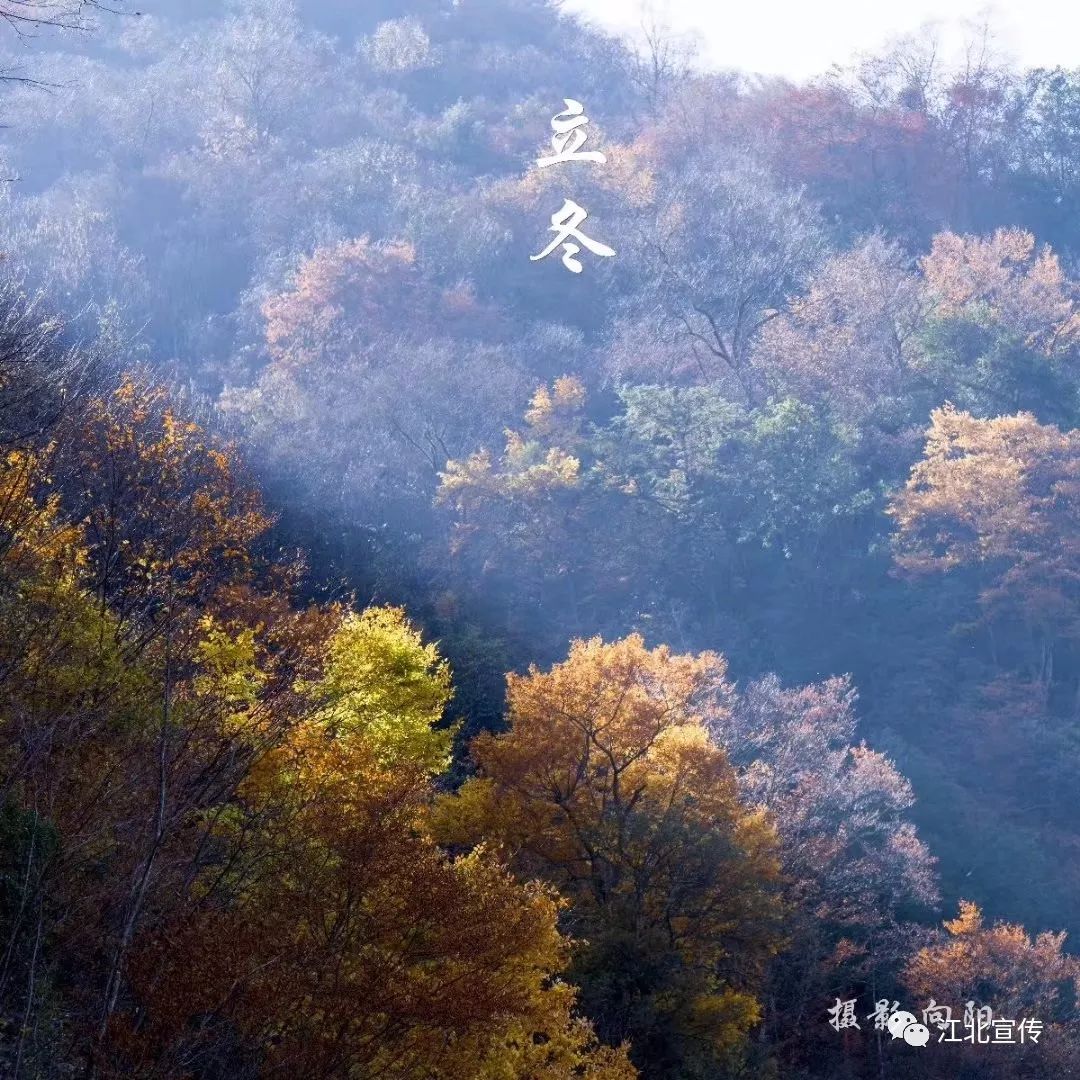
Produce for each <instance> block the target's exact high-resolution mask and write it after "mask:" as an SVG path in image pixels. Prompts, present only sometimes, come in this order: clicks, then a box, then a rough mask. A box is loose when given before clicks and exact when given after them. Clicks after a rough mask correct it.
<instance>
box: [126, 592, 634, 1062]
mask: <svg viewBox="0 0 1080 1080" xmlns="http://www.w3.org/2000/svg"><path fill="white" fill-rule="evenodd" d="M311 690H312V694H313V697H312V700H313V704H314V710H313V712H312V713H311V715H310V716H309V717H308V719H306V720H305V721H303V722H302V723H300V724H298V725H296V726H295V727H294V728H293V729H292V730H291V732H290V733H289V734H288V736H287V737H286V738H285V739H284V740H283V741H282V742H281V743H280V744H279V745H277V746H275V747H273V748H272V749H270V750H268V751H267V752H266V753H264V754H263V755H261V756H260V757H259V759H258V760H257V761H256V762H255V763H254V766H253V768H252V769H251V771H250V773H249V775H248V776H247V778H246V780H245V781H244V782H243V784H242V785H241V787H240V790H239V803H238V804H237V805H235V806H234V807H233V808H232V810H231V812H230V813H229V814H228V815H227V816H223V817H222V818H220V819H219V822H218V825H217V835H218V839H219V842H220V843H221V844H222V845H223V846H224V850H225V851H227V852H229V853H230V854H229V857H228V858H223V859H222V860H221V861H220V863H219V864H218V865H216V866H212V867H210V868H209V869H208V870H207V872H206V873H204V874H203V875H202V877H201V878H200V880H199V881H198V883H197V884H196V890H195V894H196V905H195V907H194V910H193V911H191V912H190V913H189V914H188V915H187V916H186V917H184V918H182V919H180V920H178V921H175V922H173V923H171V924H169V925H166V926H163V927H162V928H161V930H160V931H159V932H158V933H157V934H156V935H153V936H152V937H150V938H148V939H147V940H146V941H145V943H144V944H143V946H142V948H141V950H140V952H139V954H138V956H137V958H136V961H135V963H134V964H133V973H134V983H135V990H136V999H137V1000H138V1002H139V1004H140V1013H141V1015H134V1014H133V1015H132V1016H130V1017H129V1018H128V1020H127V1022H126V1023H125V1024H120V1025H117V1026H116V1029H115V1037H114V1044H113V1045H114V1048H115V1053H116V1057H115V1058H114V1068H115V1069H116V1071H117V1072H123V1070H124V1069H129V1070H131V1069H134V1070H135V1071H137V1072H138V1071H139V1070H150V1069H157V1070H164V1071H166V1072H168V1070H176V1071H179V1069H180V1063H181V1062H183V1061H184V1060H190V1059H191V1058H192V1057H193V1056H198V1055H199V1054H204V1055H205V1054H206V1053H208V1051H209V1048H214V1049H215V1050H216V1052H221V1050H222V1047H226V1048H227V1047H228V1045H229V1040H230V1038H238V1039H239V1040H240V1041H242V1042H247V1043H250V1044H252V1045H254V1046H257V1047H259V1048H260V1053H261V1056H262V1060H263V1073H264V1074H265V1075H274V1076H277V1075H289V1076H305V1077H313V1078H317V1077H336V1076H340V1077H346V1076H347V1077H350V1078H357V1080H362V1078H366V1077H371V1078H374V1077H380V1078H397V1080H406V1078H415V1080H512V1078H517V1077H521V1076H530V1077H536V1078H537V1080H572V1078H574V1077H590V1078H594V1080H632V1077H633V1076H635V1075H636V1074H635V1072H634V1070H633V1068H632V1067H631V1066H630V1065H629V1062H628V1061H627V1058H626V1054H625V1051H624V1050H622V1049H613V1048H609V1047H601V1046H598V1045H596V1041H595V1037H594V1035H593V1034H592V1031H591V1029H590V1028H589V1026H588V1025H587V1024H586V1023H584V1022H583V1021H581V1020H580V1019H577V1018H575V1017H574V1015H573V1013H572V1006H573V1003H574V994H573V992H572V991H571V989H570V988H569V987H568V986H567V985H566V984H564V983H562V982H560V981H559V980H558V978H557V975H558V973H559V971H560V969H561V968H562V966H563V965H564V963H565V959H566V952H567V942H566V940H565V939H564V938H563V937H562V936H561V935H560V933H559V931H558V926H557V910H558V906H559V901H558V899H557V897H556V896H555V895H554V893H553V892H551V891H549V890H548V889H547V888H545V887H543V886H541V885H538V884H531V885H521V884H519V883H518V882H516V881H515V880H514V878H513V877H512V876H511V875H510V874H509V872H508V871H507V870H506V869H505V868H504V867H503V866H501V865H500V864H499V862H498V861H496V859H494V858H493V857H492V856H491V855H489V854H488V853H486V852H485V851H483V850H482V849H478V850H476V851H474V852H472V853H471V854H469V855H467V856H464V857H461V858H458V859H450V858H449V857H448V856H447V855H445V854H444V853H443V852H442V851H441V850H440V849H439V848H438V847H437V845H436V844H435V842H434V840H433V839H432V837H431V835H430V831H429V829H428V826H427V818H428V807H429V802H430V795H431V790H430V784H429V781H430V778H431V776H432V774H433V773H434V772H436V771H437V770H438V769H439V768H441V767H442V765H443V763H444V760H445V751H446V748H447V742H446V740H447V735H446V732H445V731H440V730H438V729H437V727H436V726H435V725H436V724H437V722H438V721H439V719H440V717H441V712H442V705H443V704H444V703H445V701H446V698H447V697H448V693H449V680H448V675H447V671H446V667H445V664H444V663H443V662H442V661H441V660H440V659H439V657H438V655H437V653H436V651H435V650H434V648H433V647H431V646H429V645H424V644H423V643H422V642H421V640H420V638H419V635H418V634H417V633H416V632H415V631H414V630H413V629H412V628H411V627H410V626H409V624H408V623H407V621H406V620H405V618H404V615H403V613H402V612H400V611H398V610H396V609H376V610H372V611H367V612H364V613H363V614H361V615H359V616H355V615H349V616H346V617H345V618H344V619H343V621H342V623H341V625H340V627H339V628H338V630H337V631H336V633H335V634H334V635H333V637H332V638H331V640H330V642H329V647H328V648H327V650H326V655H325V669H324V671H323V672H322V675H321V677H320V678H318V679H315V680H312V681H311ZM391 708H392V710H393V711H392V712H391V711H389V710H390V709H391ZM395 727H399V728H400V731H395V730H394V728H395ZM196 1020H197V1021H198V1022H197V1023H196V1022H195V1021H196ZM155 1074H156V1073H155Z"/></svg>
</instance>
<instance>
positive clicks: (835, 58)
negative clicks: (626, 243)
mask: <svg viewBox="0 0 1080 1080" xmlns="http://www.w3.org/2000/svg"><path fill="white" fill-rule="evenodd" d="M565 7H566V9H568V10H570V11H576V12H580V13H582V14H584V15H586V16H587V17H588V18H589V19H590V20H591V21H593V22H596V23H599V24H600V25H602V26H606V27H608V28H610V29H614V30H619V31H626V32H632V31H633V30H634V29H635V27H636V25H637V24H639V23H640V19H639V18H637V19H636V18H635V14H636V12H637V11H638V5H637V0H565ZM653 7H654V9H655V10H656V11H658V12H660V13H661V14H662V15H666V22H667V23H669V24H670V25H671V26H672V28H673V29H675V30H678V31H691V32H692V31H696V32H697V33H698V35H699V37H700V40H701V50H702V53H703V56H704V59H706V60H707V61H709V65H710V66H719V67H737V68H741V69H743V70H748V71H759V72H766V73H769V74H779V75H790V76H805V75H811V74H816V73H818V72H821V71H824V70H826V69H827V68H828V67H829V66H830V65H831V64H834V63H844V62H846V61H847V60H849V59H850V58H851V57H852V55H853V54H855V53H858V52H862V51H867V50H873V49H876V48H877V47H878V46H880V45H881V44H883V43H884V42H886V41H887V40H888V39H890V38H893V37H896V36H898V35H901V34H907V33H911V32H913V31H916V30H918V29H919V27H920V26H921V25H922V24H924V23H927V22H933V21H937V22H939V23H942V24H944V27H945V29H944V32H943V39H944V41H945V42H946V44H948V43H949V42H950V41H951V40H956V39H957V35H958V26H959V24H960V23H962V22H963V21H964V20H966V19H971V20H977V19H978V17H979V14H980V12H982V13H986V12H987V11H988V10H989V11H990V14H991V24H992V25H993V26H994V27H995V30H996V35H997V44H998V46H999V48H1000V49H1001V51H1002V52H1004V53H1005V54H1006V55H1009V56H1012V57H1013V58H1015V59H1016V60H1018V61H1019V62H1020V63H1021V64H1023V65H1024V66H1026V67H1034V66H1046V67H1052V66H1055V65H1058V64H1060V65H1062V66H1063V67H1080V5H1078V4H1076V2H1075V0H1072V2H1071V3H1070V2H1068V0H999V2H997V3H995V4H994V5H993V6H992V7H991V8H989V9H988V8H987V5H986V3H985V0H937V2H936V3H932V2H930V0H904V2H900V0H888V2H885V3H882V2H881V0H817V2H815V3H809V2H807V0H732V2H728V3H723V2H721V0H666V3H665V2H663V0H661V2H660V3H657V4H654V5H653Z"/></svg>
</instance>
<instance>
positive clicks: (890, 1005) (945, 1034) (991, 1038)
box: [826, 998, 1043, 1046]
mask: <svg viewBox="0 0 1080 1080" xmlns="http://www.w3.org/2000/svg"><path fill="white" fill-rule="evenodd" d="M857 1006H858V999H857V998H851V999H850V1000H847V1001H843V1000H841V999H840V998H837V999H836V1004H835V1005H833V1006H832V1007H831V1008H829V1009H827V1010H826V1014H827V1016H828V1020H829V1025H830V1027H832V1028H833V1030H834V1031H845V1030H849V1029H852V1028H854V1029H855V1030H858V1031H862V1030H863V1029H862V1027H861V1026H860V1024H859V1015H858V1011H857ZM863 1019H864V1022H867V1023H869V1022H872V1024H873V1030H875V1031H888V1033H889V1034H890V1035H891V1036H892V1037H893V1038H894V1039H903V1040H904V1042H906V1043H907V1044H908V1045H909V1046H926V1044H927V1043H929V1042H931V1041H936V1042H939V1043H962V1042H967V1043H972V1044H978V1045H988V1044H993V1043H1003V1044H1004V1043H1013V1044H1018V1043H1021V1044H1023V1043H1027V1044H1030V1043H1037V1042H1038V1041H1039V1036H1040V1035H1041V1034H1042V1028H1043V1025H1042V1021H1041V1020H1035V1019H1033V1018H1031V1017H1023V1018H1022V1019H1013V1020H1006V1019H1005V1018H1003V1017H995V1016H994V1013H993V1010H992V1009H991V1008H990V1006H989V1005H981V1006H980V1005H976V1003H975V1002H974V1001H969V1002H967V1003H966V1004H965V1005H964V1012H963V1015H962V1016H957V1017H954V1016H953V1010H952V1008H951V1007H950V1006H948V1005H939V1004H938V1003H937V1002H936V1001H935V1000H934V999H933V998H931V999H930V1004H929V1005H927V1007H926V1008H925V1009H923V1010H922V1020H921V1021H920V1020H919V1018H918V1017H916V1016H915V1014H914V1013H911V1012H908V1011H907V1010H906V1009H901V1008H900V1003H899V1002H898V1001H889V1000H888V998H885V999H883V1000H881V1001H878V1002H875V1004H874V1011H873V1012H871V1013H869V1014H867V1015H866V1016H865V1017H864V1018H863ZM934 1035H937V1039H936V1040H934V1039H933V1036H934Z"/></svg>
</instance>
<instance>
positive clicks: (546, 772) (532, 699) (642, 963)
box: [438, 635, 778, 1077]
mask: <svg viewBox="0 0 1080 1080" xmlns="http://www.w3.org/2000/svg"><path fill="white" fill-rule="evenodd" d="M724 671H725V663H724V661H723V659H722V658H721V657H719V656H718V655H715V654H713V653H703V654H701V655H699V656H690V655H676V654H673V653H672V652H671V651H670V650H669V649H668V648H666V647H660V648H657V649H653V650H650V649H648V648H646V646H645V643H644V641H643V639H642V638H641V637H640V636H638V635H632V636H630V637H628V638H626V639H624V640H622V641H618V642H614V643H611V644H606V643H604V642H603V641H601V640H599V639H593V640H591V641H577V642H575V643H574V644H573V645H572V646H571V649H570V655H569V657H568V659H567V660H566V661H565V662H563V663H561V664H556V665H555V666H554V667H553V668H552V669H551V670H550V671H540V670H538V669H536V668H535V667H534V668H532V669H530V671H529V673H528V674H527V675H523V676H517V675H511V676H509V677H508V680H507V681H508V697H509V705H508V721H509V730H508V731H506V732H505V733H504V734H500V735H490V734H485V735H481V736H479V737H478V738H477V739H476V740H475V741H474V742H473V744H472V751H473V756H474V758H475V761H476V765H477V768H478V776H476V777H475V778H474V779H471V780H469V781H468V782H467V783H466V784H465V785H464V787H463V788H462V789H461V791H460V792H459V793H458V794H457V795H456V796H453V797H448V798H446V799H445V800H444V801H443V802H442V804H441V807H440V812H439V819H438V820H439V831H440V835H441V836H442V837H443V838H444V839H446V840H448V841H452V842H456V843H459V844H465V845H467V844H469V843H475V842H479V841H482V840H484V839H485V838H486V839H487V840H488V842H491V843H498V844H499V845H500V847H501V848H502V850H503V852H504V853H505V854H506V856H507V857H508V858H509V859H510V860H511V865H512V866H514V868H515V869H516V870H517V872H518V873H519V874H520V875H522V876H524V877H527V878H531V877H533V876H539V877H541V878H542V879H544V880H546V881H548V882H551V883H552V884H554V885H555V886H556V887H557V888H558V889H559V891H560V892H561V893H562V895H563V896H564V897H565V898H566V900H567V901H568V902H569V904H570V909H569V912H568V914H567V917H566V924H567V927H568V928H569V929H570V931H571V933H572V934H573V935H574V936H575V937H576V938H577V939H578V942H577V947H576V949H575V956H574V962H573V965H572V967H571V974H572V976H573V978H574V979H575V980H576V982H577V983H578V985H579V986H580V987H581V992H582V999H581V1000H582V1005H583V1007H584V1009H585V1011H586V1013H587V1014H588V1015H589V1016H590V1018H592V1019H593V1021H594V1022H595V1023H596V1025H597V1030H598V1032H599V1033H600V1034H601V1036H602V1037H603V1038H604V1039H605V1040H607V1041H609V1042H611V1043H619V1042H621V1041H622V1040H624V1039H629V1040H630V1041H631V1043H632V1047H633V1050H632V1053H633V1056H634V1058H635V1061H636V1062H637V1063H638V1064H639V1065H640V1066H641V1067H642V1068H643V1069H644V1070H645V1072H646V1074H647V1075H649V1076H656V1077H661V1076H672V1077H674V1076H679V1077H690V1076H699V1075H701V1076H704V1075H713V1073H712V1072H710V1070H712V1069H715V1068H717V1067H718V1065H719V1064H720V1063H722V1062H724V1061H727V1060H729V1059H730V1058H732V1057H733V1056H736V1055H737V1054H738V1052H739V1051H740V1049H741V1047H742V1044H743V1040H744V1039H745V1036H746V1034H747V1031H748V1030H749V1029H750V1028H751V1027H752V1026H753V1024H754V1023H755V1022H756V1021H757V1020H758V1018H759V1007H758V1002H757V1000H756V998H755V990H756V989H757V987H758V985H759V979H760V976H761V973H762V969H763V967H764V964H765V961H766V959H767V958H768V956H769V955H770V954H771V953H772V951H773V950H774V948H775V946H776V944H777V937H776V919H777V914H778V905H777V902H776V899H775V896H774V890H773V886H774V883H775V882H776V879H777V876H778V871H777V863H776V858H775V836H774V832H773V829H772V826H771V824H770V823H769V822H768V820H767V819H766V818H765V817H764V816H763V814H761V813H759V812H749V811H747V810H745V809H744V808H743V807H742V805H741V804H740V802H739V797H738V793H737V790H736V781H735V776H734V773H733V771H732V769H731V766H730V765H729V764H728V761H727V757H726V756H725V754H724V752H723V751H722V750H721V749H720V748H718V747H717V746H716V745H714V744H713V743H712V742H711V741H710V739H709V736H708V733H707V731H706V727H705V716H706V714H707V713H708V711H709V710H710V709H712V708H715V707H717V702H718V701H719V697H718V695H720V694H721V693H722V683H723V676H724Z"/></svg>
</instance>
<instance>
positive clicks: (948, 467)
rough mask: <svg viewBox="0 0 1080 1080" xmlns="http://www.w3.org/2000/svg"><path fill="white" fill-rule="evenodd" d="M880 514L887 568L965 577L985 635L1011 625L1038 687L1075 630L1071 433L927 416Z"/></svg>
mask: <svg viewBox="0 0 1080 1080" xmlns="http://www.w3.org/2000/svg"><path fill="white" fill-rule="evenodd" d="M889 512H890V514H891V515H892V517H893V518H894V520H895V521H896V525H897V530H898V531H897V538H896V561H897V564H898V566H899V567H900V568H901V569H902V570H904V571H906V572H909V573H912V574H920V575H924V574H930V573H948V572H963V571H967V572H970V573H972V574H973V576H974V579H975V581H976V583H977V586H976V587H977V588H978V591H979V601H980V604H981V606H982V610H983V612H984V616H985V619H986V621H987V623H988V625H989V626H990V629H991V631H993V628H994V624H995V623H997V624H1000V625H1002V626H1004V627H1005V628H1008V627H1009V626H1010V625H1019V626H1020V627H1022V628H1023V629H1024V630H1025V632H1026V637H1027V642H1028V648H1027V651H1028V652H1029V653H1030V654H1031V656H1030V661H1029V664H1028V666H1029V667H1030V669H1031V673H1032V674H1033V675H1034V676H1035V677H1037V678H1038V679H1039V680H1040V681H1042V682H1043V684H1044V685H1047V684H1049V681H1050V680H1051V678H1052V677H1053V660H1054V651H1055V644H1056V642H1058V640H1059V639H1062V638H1064V639H1073V640H1074V639H1075V638H1076V637H1077V635H1078V633H1080V624H1078V623H1077V619H1076V614H1075V612H1076V599H1077V596H1078V586H1080V539H1078V537H1080V528H1078V526H1080V432H1076V431H1068V432H1063V431H1060V430H1059V429H1058V428H1056V427H1054V426H1052V425H1046V424H1040V423H1039V422H1038V421H1037V420H1036V419H1035V418H1034V417H1033V416H1031V415H1030V414H1028V413H1020V414H1019V415H1017V416H1002V417H997V418H995V419H992V420H981V419H977V418H976V417H973V416H971V415H970V414H968V413H965V412H960V411H958V410H956V409H954V408H952V407H951V406H946V407H945V408H943V409H937V410H935V411H934V413H933V414H932V416H931V422H930V427H929V429H928V431H927V435H926V448H925V452H924V455H923V459H922V461H920V462H918V463H917V464H916V465H915V466H914V467H913V468H912V470H911V476H910V478H909V479H908V481H907V484H906V485H905V487H904V488H903V490H902V491H900V492H898V493H897V495H896V496H895V497H894V499H893V502H892V506H891V507H890V511H889Z"/></svg>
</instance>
